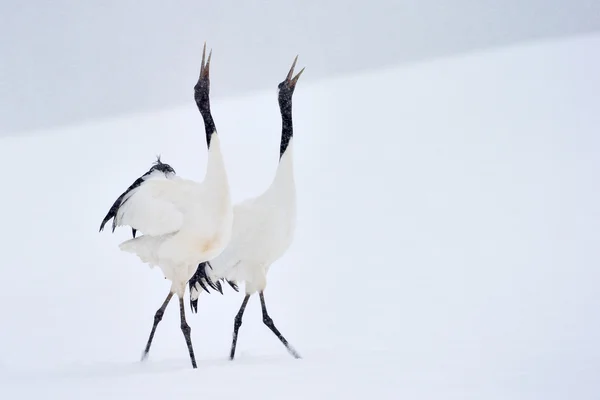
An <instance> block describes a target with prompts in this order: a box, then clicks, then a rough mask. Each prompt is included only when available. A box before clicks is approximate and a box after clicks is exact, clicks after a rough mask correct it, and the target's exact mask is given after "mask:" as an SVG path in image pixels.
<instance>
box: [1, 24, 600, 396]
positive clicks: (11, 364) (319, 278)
mask: <svg viewBox="0 0 600 400" xmlns="http://www.w3.org/2000/svg"><path fill="white" fill-rule="evenodd" d="M599 48H600V35H590V36H585V37H583V36H582V37H579V38H575V39H569V40H562V41H554V42H542V43H536V44H529V45H521V46H517V47H513V48H505V49H499V50H496V51H488V52H480V53H477V54H470V55H467V56H461V57H455V58H448V59H444V60H436V61H433V62H429V63H421V64H415V65H410V66H403V67H395V68H390V69H388V70H383V71H373V72H370V73H365V74H362V75H360V76H348V77H340V78H339V79H336V80H331V81H323V82H319V83H315V84H308V83H306V82H302V79H301V80H300V82H299V83H298V86H297V89H296V92H295V95H294V118H295V149H294V150H295V154H294V158H295V173H296V182H297V186H298V187H297V189H298V226H297V232H296V239H295V242H294V243H293V245H292V247H291V249H290V251H289V252H288V253H287V254H286V255H285V256H284V257H283V258H282V259H281V260H280V261H279V262H277V263H276V264H275V265H274V266H273V267H272V268H271V271H270V275H269V284H268V286H267V290H266V293H265V295H266V299H267V302H268V306H269V311H270V314H271V316H272V317H273V319H274V321H275V323H276V324H277V326H278V328H279V329H280V330H281V331H282V333H283V334H284V335H285V336H286V337H287V339H288V340H289V341H290V343H291V344H292V345H293V346H294V347H295V348H296V349H297V350H298V351H299V352H300V354H301V355H302V356H303V359H301V360H294V359H293V358H292V357H290V356H289V355H288V354H287V352H286V351H285V348H284V347H283V346H282V345H281V343H279V342H278V341H277V339H276V338H275V337H274V335H273V334H272V333H271V332H270V331H269V330H268V329H267V328H266V327H265V326H264V325H263V324H262V321H261V317H260V307H259V302H258V298H252V299H251V300H250V303H249V305H248V309H247V312H246V314H245V315H244V324H243V326H242V328H241V330H240V336H239V341H238V354H237V359H236V360H235V361H234V362H230V361H228V360H227V355H228V351H229V345H230V340H231V331H232V328H233V318H234V316H235V313H236V312H237V309H238V307H239V305H240V304H241V301H242V297H243V294H241V293H235V292H233V291H232V290H231V289H230V288H229V287H228V286H227V285H225V288H224V290H225V296H221V295H219V294H211V295H202V296H201V297H200V304H199V314H198V315H193V314H191V313H190V312H189V311H188V322H189V324H190V325H191V327H192V340H193V343H194V347H195V351H196V357H197V359H198V369H197V370H192V368H191V366H190V364H189V359H188V355H187V352H186V348H185V342H184V339H183V335H182V333H181V331H180V328H179V316H178V312H177V309H176V306H174V305H173V304H171V305H170V307H169V308H167V312H166V314H165V318H164V319H163V321H162V323H161V325H160V326H159V328H158V330H157V334H156V337H155V340H154V344H153V348H152V350H151V352H150V358H149V360H148V361H147V362H146V363H145V364H141V363H139V361H138V360H139V357H140V356H141V352H142V350H143V347H144V344H145V341H146V339H147V336H148V333H149V331H150V328H151V325H152V318H153V315H154V312H155V311H156V309H157V308H158V307H159V306H160V304H161V302H162V300H163V298H164V296H165V294H166V292H167V291H168V285H169V283H168V281H166V280H164V279H162V276H161V274H160V271H158V270H157V269H154V270H149V269H148V268H147V267H146V266H145V265H144V264H142V263H140V262H139V260H137V258H135V257H131V256H130V255H128V254H126V253H123V252H121V251H119V249H118V247H117V244H118V243H120V242H121V241H123V240H124V239H126V238H127V237H128V236H129V235H130V231H129V230H128V229H119V230H118V232H117V233H115V234H113V235H111V234H110V233H109V232H107V231H105V232H102V233H98V227H99V225H100V222H101V220H102V217H103V216H104V214H105V213H106V211H107V210H108V208H109V207H110V205H111V204H112V202H113V201H114V199H115V198H116V196H118V195H119V194H120V193H121V192H122V190H123V189H124V188H126V187H127V186H128V185H129V184H130V183H131V182H132V181H133V179H135V178H136V177H137V176H139V175H140V174H141V173H143V172H145V171H146V170H147V168H148V167H149V166H150V165H151V163H152V162H153V161H154V159H155V157H154V156H155V154H158V153H160V154H161V155H162V160H163V162H167V163H170V164H171V165H172V166H173V167H174V168H175V170H176V171H177V173H178V174H180V175H183V176H186V177H189V178H191V179H201V178H202V177H203V175H204V165H205V163H206V150H205V138H204V130H203V125H202V119H201V117H200V115H199V113H198V111H197V110H196V108H195V105H194V104H193V100H192V91H191V90H192V89H191V88H192V86H193V82H192V81H191V82H190V103H189V105H186V106H185V107H182V108H180V109H175V110H168V111H164V112H161V113H153V114H140V115H132V116H129V117H127V118H117V119H112V120H106V121H101V122H97V123H93V124H88V125H84V126H73V127H68V128H62V129H56V130H53V131H52V132H39V133H38V134H35V135H31V136H28V137H13V138H5V139H1V140H0V160H2V163H3V165H4V173H3V174H2V177H3V184H4V185H3V190H2V196H1V197H0V207H1V209H2V211H3V216H2V221H3V224H2V228H3V229H2V231H1V233H0V235H1V236H0V237H1V238H2V242H3V246H2V252H1V253H0V254H1V256H2V263H1V264H0V273H1V275H0V276H1V278H0V288H1V290H0V300H1V304H2V306H1V307H0V398H2V399H10V400H12V399H33V398H46V399H81V398H85V399H88V400H92V399H104V398H108V397H109V396H110V398H112V399H132V398H140V399H142V398H143V399H165V398H175V397H177V396H180V397H185V398H210V399H218V398H241V397H242V396H243V398H260V399H307V398H311V399H334V398H351V399H354V398H357V399H358V398H365V397H367V396H368V397H369V398H376V399H400V398H407V399H486V400H490V399H512V400H515V399H565V398H574V399H575V398H576V399H578V400H583V399H597V398H598V396H599V395H600V380H598V374H599V373H600V346H599V338H600V291H599V290H598V283H599V281H600V269H599V268H598V266H599V265H600V245H599V241H598V239H599V235H598V232H599V223H600V188H599V182H600V179H599V178H600V176H599V175H600V134H599V131H598V128H599V127H600V111H599V110H600V108H599V105H600V75H599V74H598V71H600V56H599V55H598V51H597V50H598V49H599ZM367 56H368V55H367ZM301 59H302V56H300V60H301ZM310 67H311V66H310V65H307V69H306V72H305V74H310ZM286 72H287V71H286V70H282V75H281V76H274V77H273V90H271V91H266V92H263V93H256V94H254V95H249V96H245V97H240V98H236V99H230V100H226V101H222V102H218V103H215V104H214V105H213V112H214V117H215V121H216V125H217V129H218V130H219V133H220V138H221V140H222V149H223V153H224V157H225V161H226V163H227V165H228V174H229V178H230V184H231V189H232V195H233V200H234V201H235V202H237V201H239V200H241V199H243V198H246V197H248V196H251V195H256V194H259V193H261V192H262V191H263V190H264V189H265V188H266V187H267V185H268V184H269V182H270V181H271V179H272V177H273V174H274V172H275V167H276V164H277V160H278V149H279V134H280V121H279V111H278V107H277V100H276V87H277V83H278V82H280V81H281V80H282V79H283V78H284V77H285V73H286ZM212 75H213V76H212V90H213V91H214V92H217V91H218V90H219V84H220V82H222V81H223V80H226V79H227V76H223V75H221V74H220V73H219V71H218V70H215V71H212ZM190 79H192V80H193V77H191V78H190ZM116 95H118V94H116ZM32 118H35V110H32Z"/></svg>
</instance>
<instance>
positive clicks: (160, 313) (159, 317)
mask: <svg viewBox="0 0 600 400" xmlns="http://www.w3.org/2000/svg"><path fill="white" fill-rule="evenodd" d="M171 297H173V293H171V292H169V295H168V296H167V298H166V299H165V302H164V303H163V304H162V306H160V308H159V309H158V311H156V314H154V325H152V331H151V332H150V337H149V338H148V343H147V344H146V349H145V350H144V354H142V361H144V360H145V359H146V358H147V357H148V352H149V351H150V345H151V344H152V339H154V332H156V327H157V326H158V323H159V322H160V321H161V320H162V317H163V314H164V313H165V309H166V308H167V305H168V304H169V301H171Z"/></svg>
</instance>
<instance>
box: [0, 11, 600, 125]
mask: <svg viewBox="0 0 600 400" xmlns="http://www.w3.org/2000/svg"><path fill="white" fill-rule="evenodd" d="M596 30H600V1H598V0H503V1H498V0H452V1H450V0H396V1H391V0H373V1H368V2H367V1H364V2H347V1H341V0H328V1H324V0H303V1H281V0H279V1H275V0H272V1H269V0H263V1H246V2H240V1H233V0H220V1H200V0H180V1H170V2H166V1H158V0H146V1H133V0H104V1H76V0H71V1H68V0H53V1H41V0H37V1H28V2H27V1H23V2H17V1H14V2H8V1H4V2H0V54H1V57H0V89H1V90H0V135H8V134H25V133H27V132H28V131H31V130H34V129H40V128H47V127H53V126H59V125H63V124H72V123H79V122H82V121H85V120H88V119H90V118H101V117H105V116H111V115H119V114H123V113H129V112H135V111H146V110H153V109H160V108H164V107H172V106H177V105H181V104H184V103H185V102H192V101H193V89H192V88H193V85H194V83H195V80H196V78H197V74H198V67H199V61H200V56H201V49H202V44H203V42H204V40H207V41H208V45H209V47H212V48H213V49H214V53H213V67H212V68H211V74H212V77H213V86H212V93H213V95H214V96H215V97H223V96H230V95H234V94H237V93H242V92H245V91H249V90H257V89H268V88H272V89H273V90H275V88H276V85H277V83H278V82H279V81H281V79H282V78H283V77H284V75H285V71H286V68H288V67H289V65H290V63H291V61H292V60H293V57H294V56H295V55H296V54H300V58H299V65H300V66H307V69H306V72H305V74H304V75H303V78H302V79H303V80H305V81H309V80H317V79H323V78H327V77H332V76H336V75H339V74H344V73H350V72H355V71H359V70H364V69H372V68H377V67H382V66H388V65H395V64H401V63H404V62H414V61H419V60H426V59H432V58H435V57H440V56H445V55H450V54H456V53H461V52H465V51H471V50H479V49H486V48H490V47H494V46H498V45H504V44H511V43H515V42H522V41H527V40H532V39H541V38H557V37H563V36H568V35H573V34H579V33H587V32H592V31H596Z"/></svg>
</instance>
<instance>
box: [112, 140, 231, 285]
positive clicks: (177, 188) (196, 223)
mask: <svg viewBox="0 0 600 400" xmlns="http://www.w3.org/2000/svg"><path fill="white" fill-rule="evenodd" d="M116 218H117V225H129V226H132V227H134V228H136V229H137V230H139V231H140V233H142V234H143V235H142V236H139V237H137V238H134V239H130V240H127V241H125V242H123V243H121V244H120V246H119V247H120V249H121V250H123V251H126V252H129V253H133V254H136V255H137V256H138V257H139V258H140V259H141V260H142V262H144V263H148V264H149V265H150V266H151V267H153V266H159V267H160V269H161V270H162V272H163V274H164V276H165V278H167V279H169V280H170V281H171V283H172V285H171V291H172V292H173V293H176V294H177V295H179V296H180V297H183V294H184V292H185V285H186V284H187V282H188V281H189V279H190V278H191V277H192V276H193V274H194V272H195V271H196V269H197V267H198V264H199V263H201V262H204V261H207V260H210V259H212V258H214V257H216V256H218V255H219V254H220V253H221V252H222V251H223V249H224V248H225V247H226V245H227V244H228V242H229V240H230V238H231V233H232V223H233V210H232V205H231V197H230V193H229V183H228V179H227V173H226V171H225V165H224V161H223V157H222V154H221V149H220V142H219V138H218V135H217V134H216V133H215V134H213V135H212V139H211V146H210V148H209V151H208V162H207V171H206V176H205V179H204V181H203V182H201V183H198V182H194V181H191V180H187V179H182V178H179V177H176V176H173V177H168V176H165V175H164V174H162V173H153V174H152V175H151V176H150V177H149V178H148V179H146V180H145V181H144V182H143V183H142V184H141V185H140V186H139V187H138V188H136V189H134V190H133V191H132V193H131V194H130V195H129V196H128V200H127V202H125V204H123V206H122V207H121V208H120V209H119V211H118V213H117V216H116Z"/></svg>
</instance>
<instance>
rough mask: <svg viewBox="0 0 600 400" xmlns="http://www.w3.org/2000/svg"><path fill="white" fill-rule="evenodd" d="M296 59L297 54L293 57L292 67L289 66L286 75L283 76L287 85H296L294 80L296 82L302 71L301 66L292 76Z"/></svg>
mask: <svg viewBox="0 0 600 400" xmlns="http://www.w3.org/2000/svg"><path fill="white" fill-rule="evenodd" d="M297 61H298V56H296V58H294V62H293V64H292V68H290V72H288V74H287V77H286V78H285V80H286V81H287V83H288V85H289V86H290V87H291V88H293V87H295V86H296V82H298V79H299V78H300V75H302V73H303V72H304V68H306V67H304V68H302V69H301V70H300V72H298V74H296V76H294V77H293V78H292V75H293V74H294V68H295V67H296V62H297Z"/></svg>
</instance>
